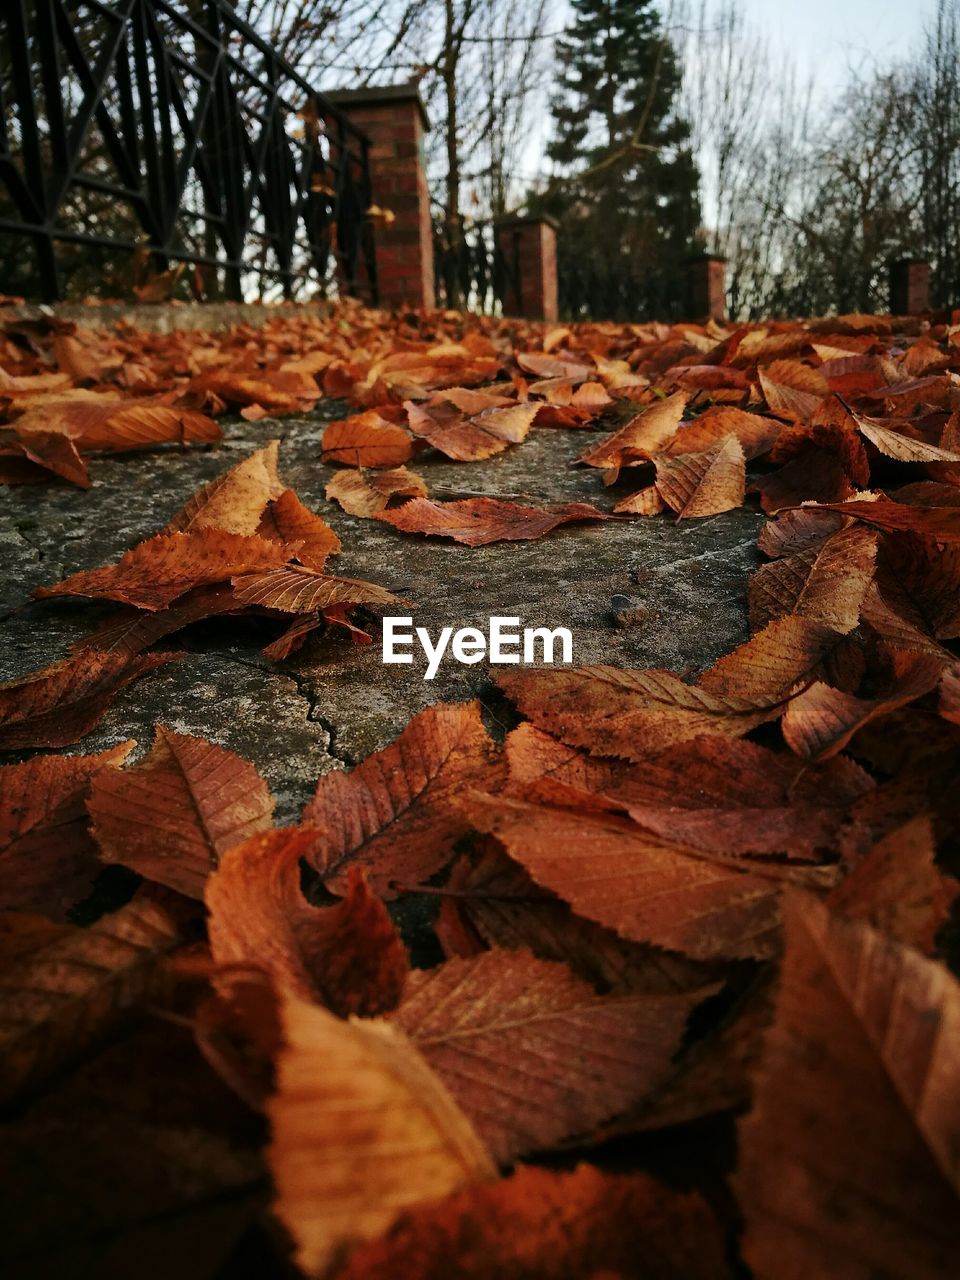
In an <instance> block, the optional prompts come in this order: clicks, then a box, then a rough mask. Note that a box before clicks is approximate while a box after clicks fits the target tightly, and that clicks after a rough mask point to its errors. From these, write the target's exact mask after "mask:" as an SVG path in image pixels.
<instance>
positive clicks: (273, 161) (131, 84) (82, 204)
mask: <svg viewBox="0 0 960 1280" xmlns="http://www.w3.org/2000/svg"><path fill="white" fill-rule="evenodd" d="M0 111H2V120H3V128H2V133H0V235H2V237H3V254H2V257H0V287H2V288H4V289H5V290H6V291H7V292H16V293H26V294H29V295H31V296H38V295H39V296H42V297H45V298H47V299H50V300H52V299H56V298H60V297H63V296H65V295H77V294H81V295H82V294H84V293H87V292H93V291H96V286H97V285H100V286H102V285H103V284H104V283H105V284H106V288H107V290H108V291H109V289H110V288H111V286H113V287H115V288H117V289H118V291H123V284H124V283H125V282H126V284H127V286H129V272H130V255H131V254H133V255H134V261H143V259H144V258H146V257H149V260H150V261H151V263H152V266H153V269H154V271H155V272H158V273H159V272H164V271H167V270H171V274H174V273H175V271H176V270H177V267H176V264H180V263H183V264H190V265H191V266H192V267H193V271H191V272H189V273H188V274H187V281H188V283H189V284H190V285H191V286H192V287H193V289H194V291H195V293H197V294H202V295H205V296H226V297H229V298H231V299H235V300H243V299H245V298H250V297H251V296H259V297H263V298H270V297H274V296H279V295H280V294H282V295H283V296H285V297H287V298H291V297H295V296H305V295H306V294H307V293H309V292H311V291H312V292H313V293H319V294H329V293H331V292H335V291H340V292H347V293H351V294H356V295H358V296H362V297H366V298H367V299H369V300H370V301H375V300H376V292H377V286H376V267H375V262H374V254H373V230H372V226H371V222H370V220H369V218H368V216H367V209H368V208H369V206H370V204H371V191H370V168H369V157H368V146H369V144H368V141H367V139H366V138H365V136H364V135H363V134H362V133H361V132H360V131H359V130H357V129H356V128H353V127H352V126H351V125H350V123H349V121H348V120H347V117H346V116H345V115H344V113H343V112H342V111H341V110H340V109H339V108H338V107H336V106H335V105H334V104H333V103H331V102H329V101H328V100H326V99H325V98H324V97H323V96H322V95H321V94H319V93H317V92H315V91H314V90H313V88H312V87H311V86H310V84H309V83H308V82H307V81H306V80H304V79H303V77H301V76H300V75H299V74H298V73H297V72H296V71H295V70H294V68H292V67H291V66H290V65H289V64H287V63H286V62H285V61H284V60H283V59H282V58H281V57H279V56H278V55H277V53H276V52H275V51H274V50H273V49H272V48H271V47H270V45H269V43H268V42H267V41H265V40H264V39H263V38H262V37H261V36H260V35H259V34H258V33H257V32H256V31H254V30H253V29H252V28H251V27H250V26H249V25H248V24H247V23H245V22H244V21H243V20H242V19H241V18H240V17H239V16H238V15H237V14H236V13H235V12H234V10H233V9H232V8H231V6H230V5H229V4H227V3H225V0H176V3H174V2H173V0H3V3H2V4H0ZM26 246H30V247H32V251H33V252H32V255H31V254H29V253H25V252H24V248H25V247H26ZM101 291H102V288H101Z"/></svg>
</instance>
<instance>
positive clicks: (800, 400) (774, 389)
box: [757, 360, 830, 422]
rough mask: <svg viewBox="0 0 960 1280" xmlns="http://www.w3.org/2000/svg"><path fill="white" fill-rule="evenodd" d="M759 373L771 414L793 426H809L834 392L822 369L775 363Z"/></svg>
mask: <svg viewBox="0 0 960 1280" xmlns="http://www.w3.org/2000/svg"><path fill="white" fill-rule="evenodd" d="M757 373H758V377H759V380H760V386H761V389H762V390H763V394H764V396H766V400H767V404H768V406H769V407H770V412H771V413H775V414H777V416H778V417H781V418H789V419H790V421H791V422H806V420H807V419H808V418H809V417H810V415H811V414H812V413H814V412H815V411H816V409H818V408H819V406H820V402H821V400H822V399H823V398H824V396H826V395H828V394H829V392H830V386H829V384H828V383H827V380H826V378H825V377H824V376H823V374H822V373H821V372H820V371H819V369H814V368H812V367H811V366H810V365H808V364H802V363H801V362H800V361H799V360H775V361H774V362H773V364H769V365H767V366H766V367H765V368H762V369H759V370H758V371H757Z"/></svg>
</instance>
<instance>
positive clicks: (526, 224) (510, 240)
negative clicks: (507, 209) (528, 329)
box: [496, 218, 558, 321]
mask: <svg viewBox="0 0 960 1280" xmlns="http://www.w3.org/2000/svg"><path fill="white" fill-rule="evenodd" d="M496 234H497V241H498V244H499V246H500V252H501V253H502V254H503V258H504V263H505V266H506V272H507V281H506V292H505V296H504V300H503V310H504V314H505V315H510V316H522V317H523V318H524V319H527V320H547V321H555V320H556V319H557V315H558V311H557V232H556V224H555V223H554V221H553V219H551V218H502V219H500V220H499V221H498V222H497V227H496Z"/></svg>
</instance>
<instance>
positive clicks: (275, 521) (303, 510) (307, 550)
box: [257, 473, 349, 572]
mask: <svg viewBox="0 0 960 1280" xmlns="http://www.w3.org/2000/svg"><path fill="white" fill-rule="evenodd" d="M348 474H349V473H348ZM257 533H258V534H259V535H260V537H262V538H269V539H270V540H271V541H272V542H280V543H282V544H284V545H287V546H289V545H291V544H293V545H295V546H296V547H297V552H296V555H297V559H298V560H299V561H300V562H301V564H305V565H306V566H307V567H308V568H310V569H316V570H317V571H318V572H319V571H320V570H321V569H322V568H323V566H324V565H325V564H326V562H327V559H328V558H329V557H330V556H335V555H339V553H340V539H339V538H338V537H337V535H336V534H335V533H334V532H333V530H332V529H331V528H330V526H329V525H328V524H327V523H326V521H324V520H321V519H320V517H319V516H318V515H315V514H314V512H312V511H310V510H309V509H308V508H307V507H305V506H304V505H303V503H302V502H301V501H300V499H299V498H298V497H297V495H296V494H295V493H294V492H293V490H292V489H285V490H284V491H283V493H281V495H280V497H279V498H273V499H272V500H271V501H270V502H269V503H268V504H267V507H266V509H265V511H264V513H263V515H262V516H261V518H260V524H259V526H258V528H257Z"/></svg>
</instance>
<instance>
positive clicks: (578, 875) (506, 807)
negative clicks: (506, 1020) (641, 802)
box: [464, 793, 835, 960]
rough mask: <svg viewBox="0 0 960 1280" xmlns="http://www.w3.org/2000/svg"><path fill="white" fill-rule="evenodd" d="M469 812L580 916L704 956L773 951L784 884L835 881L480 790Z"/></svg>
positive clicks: (818, 871)
mask: <svg viewBox="0 0 960 1280" xmlns="http://www.w3.org/2000/svg"><path fill="white" fill-rule="evenodd" d="M464 808H465V811H466V813H467V814H468V816H469V818H470V821H471V822H472V823H473V824H474V826H475V827H476V828H477V829H478V830H480V831H483V832H486V833H487V834H489V835H493V836H496V838H497V839H498V840H499V841H500V843H501V844H502V845H503V846H504V848H505V849H506V850H507V852H508V853H509V854H510V856H511V857H512V858H514V859H515V860H516V861H517V862H519V863H520V864H521V865H522V866H523V867H524V868H525V869H526V870H527V871H528V872H529V874H530V875H531V876H532V878H533V879H534V880H535V881H536V883H537V884H539V885H541V886H543V887H544V888H546V889H550V890H551V891H552V892H553V893H555V894H557V896H558V897H560V898H562V899H563V900H564V902H567V903H569V904H570V906H571V907H572V908H573V910H574V911H575V912H576V913H577V914H578V915H582V916H586V918H587V919H588V920H593V921H595V922H596V923H597V924H602V925H605V926H606V927H607V928H609V929H613V930H615V932H617V933H619V934H620V936H621V937H623V938H628V939H630V940H632V941H634V942H647V943H654V944H655V945H656V946H660V947H667V948H668V949H670V950H672V951H680V952H682V953H683V954H684V955H687V956H691V957H693V958H694V959H697V960H715V959H720V958H725V959H733V958H743V957H769V956H771V955H773V954H774V952H775V950H776V946H777V933H778V928H779V898H780V888H781V884H782V883H783V882H784V881H790V880H793V881H794V882H796V883H801V884H816V885H822V886H823V887H824V888H829V887H831V884H832V881H833V880H834V879H835V876H834V875H833V873H832V872H831V870H830V869H829V868H819V867H815V868H795V869H794V868H783V867H780V866H778V865H777V864H769V863H762V862H756V861H750V860H747V859H744V858H727V859H724V858H721V857H716V858H714V857H710V856H708V855H706V854H702V853H697V852H696V851H695V850H693V849H689V848H684V847H682V846H681V845H679V844H675V843H673V842H671V841H667V840H663V839H661V838H660V837H659V836H655V835H653V834H651V833H650V832H648V831H644V830H642V828H640V827H639V826H637V825H636V824H635V823H633V822H630V821H628V820H626V819H624V818H620V817H618V816H616V815H615V814H611V813H605V812H602V811H588V810H587V809H580V810H576V809H567V808H559V807H551V806H548V805H540V804H530V803H527V802H525V801H521V800H513V799H509V798H506V797H502V796H501V797H494V796H492V795H481V794H479V793H474V794H473V795H471V797H470V798H469V800H467V801H465V802H464Z"/></svg>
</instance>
